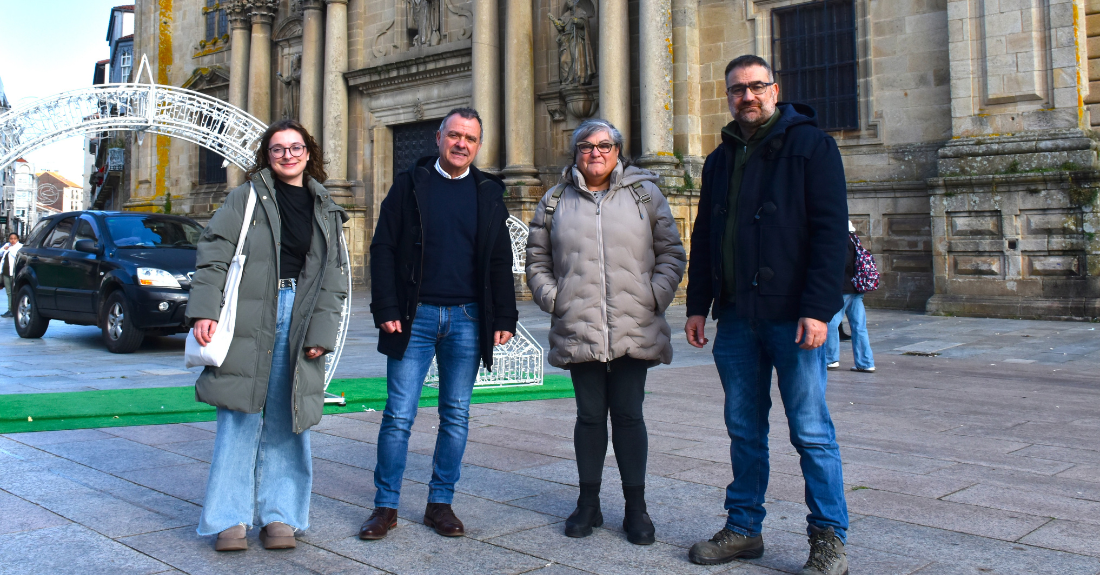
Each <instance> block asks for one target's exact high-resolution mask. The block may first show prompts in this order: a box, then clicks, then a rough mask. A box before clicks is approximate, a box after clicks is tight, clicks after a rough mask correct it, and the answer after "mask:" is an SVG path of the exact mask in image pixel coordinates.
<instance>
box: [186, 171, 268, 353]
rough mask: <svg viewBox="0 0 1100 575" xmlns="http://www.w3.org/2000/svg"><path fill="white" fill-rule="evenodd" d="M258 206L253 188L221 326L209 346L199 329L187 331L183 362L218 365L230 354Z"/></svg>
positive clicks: (231, 265)
mask: <svg viewBox="0 0 1100 575" xmlns="http://www.w3.org/2000/svg"><path fill="white" fill-rule="evenodd" d="M255 207H256V190H255V188H251V189H249V192H248V203H247V204H246V205H245V208H244V220H243V221H242V223H241V236H240V238H239V239H238V240H237V252H236V253H235V254H233V260H232V261H230V262H229V270H228V271H227V272H226V274H225V289H224V290H222V309H221V313H220V315H219V316H218V327H217V329H215V330H214V335H213V336H211V338H210V343H208V344H206V346H202V345H200V344H199V342H198V340H196V339H195V328H191V331H190V332H189V333H188V334H187V344H186V348H185V349H184V355H183V363H184V365H185V366H187V367H197V366H200V365H209V366H213V367H218V366H220V365H221V364H222V362H223V361H225V355H226V354H227V353H229V344H230V343H232V342H233V326H234V324H235V323H236V321H237V292H238V290H239V288H240V285H241V276H243V275H244V261H245V259H246V258H247V257H248V256H246V255H244V254H242V253H241V250H243V249H244V240H245V237H246V236H248V228H249V225H250V222H251V221H252V211H253V209H255Z"/></svg>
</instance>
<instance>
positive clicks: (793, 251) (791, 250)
mask: <svg viewBox="0 0 1100 575" xmlns="http://www.w3.org/2000/svg"><path fill="white" fill-rule="evenodd" d="M807 236H808V230H807V229H806V227H805V226H761V227H760V239H759V242H760V243H759V244H758V249H759V262H760V265H759V266H758V267H757V269H755V270H750V272H751V273H752V274H753V277H752V278H750V282H755V283H756V285H757V288H758V289H759V293H760V295H776V296H796V295H801V294H802V291H803V290H804V289H805V287H806V267H807V265H808V264H809V262H807V261H806V259H807V252H808V248H809V246H807V245H806V238H807Z"/></svg>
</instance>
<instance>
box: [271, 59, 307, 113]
mask: <svg viewBox="0 0 1100 575" xmlns="http://www.w3.org/2000/svg"><path fill="white" fill-rule="evenodd" d="M276 75H277V76H278V77H279V82H282V84H283V118H284V119H291V120H297V119H298V101H299V94H300V90H301V84H302V55H301V54H295V55H294V57H293V58H291V59H290V75H288V76H283V73H282V72H277V73H276Z"/></svg>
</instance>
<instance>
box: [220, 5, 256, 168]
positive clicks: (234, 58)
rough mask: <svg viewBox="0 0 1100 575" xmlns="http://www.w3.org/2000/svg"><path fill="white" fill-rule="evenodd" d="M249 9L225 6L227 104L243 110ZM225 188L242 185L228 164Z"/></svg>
mask: <svg viewBox="0 0 1100 575" xmlns="http://www.w3.org/2000/svg"><path fill="white" fill-rule="evenodd" d="M249 11H250V7H249V6H248V3H247V2H245V0H232V1H231V2H230V3H229V4H228V5H227V6H226V13H227V15H228V16H229V29H230V35H229V103H230V104H232V105H234V106H236V107H238V108H240V109H242V110H245V109H247V108H248V56H249V44H250V40H251V39H252V37H251V35H250V33H249V28H250V24H249ZM226 170H227V172H226V181H227V182H228V185H227V188H228V189H233V188H235V187H237V186H239V185H241V184H242V183H244V172H243V171H241V169H240V168H238V167H236V166H234V165H232V164H230V165H229V167H228V168H227V169H226Z"/></svg>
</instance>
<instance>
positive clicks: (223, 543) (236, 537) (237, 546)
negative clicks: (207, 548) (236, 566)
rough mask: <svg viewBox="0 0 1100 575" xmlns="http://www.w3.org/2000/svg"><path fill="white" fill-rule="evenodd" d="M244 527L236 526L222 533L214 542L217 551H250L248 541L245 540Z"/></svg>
mask: <svg viewBox="0 0 1100 575" xmlns="http://www.w3.org/2000/svg"><path fill="white" fill-rule="evenodd" d="M244 534H245V528H244V525H240V524H237V525H234V526H232V527H230V528H229V529H226V530H225V531H222V532H221V533H218V540H217V541H215V542H214V550H215V551H244V550H246V549H248V539H245V537H244Z"/></svg>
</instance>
